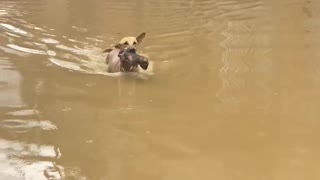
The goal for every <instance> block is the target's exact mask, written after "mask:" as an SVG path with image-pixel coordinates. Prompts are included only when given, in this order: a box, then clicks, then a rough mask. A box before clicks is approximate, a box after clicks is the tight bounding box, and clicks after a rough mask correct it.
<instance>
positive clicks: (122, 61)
mask: <svg viewBox="0 0 320 180" xmlns="http://www.w3.org/2000/svg"><path fill="white" fill-rule="evenodd" d="M144 37H145V33H142V34H140V35H139V36H137V37H124V38H122V39H121V41H120V42H119V43H118V44H117V45H115V46H114V47H113V48H112V49H106V50H105V51H104V52H108V55H107V58H106V63H107V64H108V69H107V71H108V72H111V73H113V72H121V71H125V72H136V71H138V66H137V65H139V66H140V67H142V69H144V70H146V69H147V68H148V64H149V63H148V60H147V59H146V58H144V57H142V56H139V55H137V54H136V53H135V52H136V49H137V46H138V45H139V44H140V43H141V42H142V40H143V39H144Z"/></svg>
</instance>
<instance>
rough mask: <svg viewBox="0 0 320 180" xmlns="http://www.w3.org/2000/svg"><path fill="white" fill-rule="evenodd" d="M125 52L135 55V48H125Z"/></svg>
mask: <svg viewBox="0 0 320 180" xmlns="http://www.w3.org/2000/svg"><path fill="white" fill-rule="evenodd" d="M127 52H129V53H136V49H135V48H132V47H128V48H127Z"/></svg>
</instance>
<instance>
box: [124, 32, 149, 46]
mask: <svg viewBox="0 0 320 180" xmlns="http://www.w3.org/2000/svg"><path fill="white" fill-rule="evenodd" d="M145 36H146V33H141V34H140V35H139V36H137V37H124V38H122V39H121V41H120V42H119V44H118V46H120V47H121V48H124V49H137V47H138V45H139V44H140V43H141V42H142V40H143V39H144V37H145Z"/></svg>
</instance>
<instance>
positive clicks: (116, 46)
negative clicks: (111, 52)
mask: <svg viewBox="0 0 320 180" xmlns="http://www.w3.org/2000/svg"><path fill="white" fill-rule="evenodd" d="M114 47H115V48H118V49H123V48H124V45H123V44H120V43H118V44H116V45H115V46H114Z"/></svg>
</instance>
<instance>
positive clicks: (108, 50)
mask: <svg viewBox="0 0 320 180" xmlns="http://www.w3.org/2000/svg"><path fill="white" fill-rule="evenodd" d="M110 51H112V48H108V49H105V50H104V51H102V52H104V53H109V52H110Z"/></svg>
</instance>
